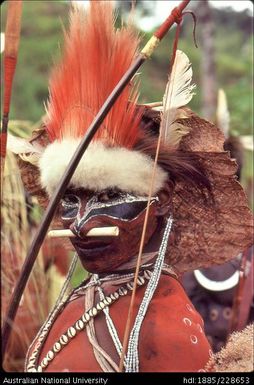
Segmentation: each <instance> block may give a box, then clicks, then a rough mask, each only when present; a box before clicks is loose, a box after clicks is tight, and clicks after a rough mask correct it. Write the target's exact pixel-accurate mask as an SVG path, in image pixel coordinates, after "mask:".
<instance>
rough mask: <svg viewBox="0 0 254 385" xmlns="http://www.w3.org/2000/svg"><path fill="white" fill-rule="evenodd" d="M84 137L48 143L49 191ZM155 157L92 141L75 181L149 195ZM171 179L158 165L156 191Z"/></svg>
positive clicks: (44, 171) (44, 174) (44, 162)
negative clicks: (153, 158)
mask: <svg viewBox="0 0 254 385" xmlns="http://www.w3.org/2000/svg"><path fill="white" fill-rule="evenodd" d="M79 143H80V139H68V140H67V139H64V140H63V141H61V142H60V141H55V142H53V143H51V144H50V145H48V146H47V148H46V149H45V151H44V153H43V155H42V157H41V159H40V161H39V167H40V171H41V183H42V186H43V187H45V188H46V190H47V192H48V194H49V195H51V194H52V193H53V191H54V190H55V188H56V186H57V184H58V183H59V180H60V178H61V177H62V175H63V173H64V171H65V169H66V167H67V165H68V163H69V161H70V159H71V157H72V155H73V154H74V151H75V150H76V148H77V146H78V144H79ZM153 165H154V161H153V160H152V159H151V158H150V157H148V156H147V155H144V154H141V153H140V152H138V151H130V150H128V149H126V148H121V147H107V146H106V145H104V144H103V143H102V142H100V141H96V142H93V143H91V144H90V146H89V148H88V149H87V151H86V152H85V155H84V157H83V158H82V159H81V161H80V163H79V165H78V167H77V169H76V171H75V173H74V175H73V177H72V180H71V185H72V186H73V187H74V188H80V187H83V188H85V189H88V190H93V191H101V190H103V189H106V188H114V187H117V188H119V189H120V190H122V191H127V192H131V193H134V194H138V195H148V194H149V186H150V180H151V176H152V170H153ZM167 179H168V176H167V173H166V172H165V171H163V170H162V169H161V168H160V167H159V166H157V172H156V176H155V183H154V187H153V192H152V194H155V193H156V192H158V191H159V190H160V189H161V188H162V186H163V184H164V182H165V181H166V180H167Z"/></svg>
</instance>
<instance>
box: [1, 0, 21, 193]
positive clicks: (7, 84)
mask: <svg viewBox="0 0 254 385" xmlns="http://www.w3.org/2000/svg"><path fill="white" fill-rule="evenodd" d="M7 6H8V8H7V21H6V28H5V49H4V96H3V118H2V130H1V151H0V153H1V186H2V182H3V174H4V163H5V156H6V143H7V132H8V121H9V111H10V101H11V91H12V83H13V78H14V73H15V69H16V64H17V56H18V47H19V37H20V25H21V13H22V0H17V1H8V5H7Z"/></svg>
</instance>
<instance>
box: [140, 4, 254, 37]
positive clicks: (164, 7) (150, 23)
mask: <svg viewBox="0 0 254 385" xmlns="http://www.w3.org/2000/svg"><path fill="white" fill-rule="evenodd" d="M195 1H197V0H192V3H193V2H195ZM149 2H150V1H149V0H148V4H149ZM209 3H210V5H212V6H213V7H216V8H225V7H231V8H233V9H234V10H235V11H236V12H241V11H243V10H245V9H247V10H249V12H250V13H251V14H252V15H253V4H252V2H251V1H248V0H231V1H224V0H210V1H209ZM178 4H179V1H174V0H157V1H156V3H155V8H154V10H153V16H151V17H143V18H142V19H141V20H140V21H139V22H138V25H139V27H140V28H141V29H143V30H144V31H150V30H151V29H153V28H154V27H156V26H158V25H159V24H160V23H162V22H163V21H164V19H165V13H166V14H169V13H170V11H171V10H172V9H173V8H174V7H176V6H177V5H178Z"/></svg>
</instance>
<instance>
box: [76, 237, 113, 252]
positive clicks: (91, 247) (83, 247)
mask: <svg viewBox="0 0 254 385" xmlns="http://www.w3.org/2000/svg"><path fill="white" fill-rule="evenodd" d="M71 242H72V244H73V246H74V247H75V249H76V250H77V252H78V254H80V253H81V254H83V253H86V254H89V255H92V254H98V253H101V252H102V251H103V252H106V251H108V250H109V249H110V248H111V247H112V242H111V241H110V240H109V239H107V241H102V240H87V241H81V240H77V238H74V239H71Z"/></svg>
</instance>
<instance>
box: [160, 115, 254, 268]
mask: <svg viewBox="0 0 254 385" xmlns="http://www.w3.org/2000/svg"><path fill="white" fill-rule="evenodd" d="M185 124H186V125H188V126H189V127H191V131H190V133H189V134H188V135H186V136H185V137H184V138H183V139H182V141H181V143H180V148H179V149H180V150H181V151H185V152H189V151H190V152H194V153H196V154H197V155H198V157H199V159H200V162H201V164H202V165H203V166H204V169H205V170H206V172H207V174H208V176H209V179H210V182H211V184H212V192H213V195H214V200H215V203H214V204H211V202H210V203H206V202H205V201H204V200H203V199H202V198H201V197H200V195H198V194H197V193H195V191H193V189H190V188H189V186H187V185H184V184H183V183H178V184H177V185H176V187H175V191H174V198H173V202H174V203H173V205H174V232H173V236H172V237H171V240H170V246H169V252H168V256H167V257H168V262H169V263H170V264H171V265H173V266H174V267H175V268H177V269H178V270H179V271H181V272H183V271H187V270H194V269H197V268H200V267H208V266H210V265H213V264H221V263H224V262H225V261H227V260H230V259H232V258H233V257H235V256H236V255H238V253H239V252H241V251H243V250H244V249H245V248H247V247H248V246H250V245H252V243H253V218H252V214H251V211H250V210H249V208H248V203H247V199H246V196H245V193H244V191H243V188H242V186H241V185H240V183H239V182H238V181H237V180H236V177H235V173H236V169H237V165H236V162H235V161H234V160H232V159H230V157H229V154H228V153H227V152H225V151H224V150H223V144H224V136H223V134H222V133H221V131H220V130H219V129H218V128H217V127H216V126H215V125H213V124H212V123H209V122H207V121H206V120H204V119H201V118H199V117H198V116H196V115H193V116H192V117H191V118H189V119H187V120H185Z"/></svg>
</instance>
